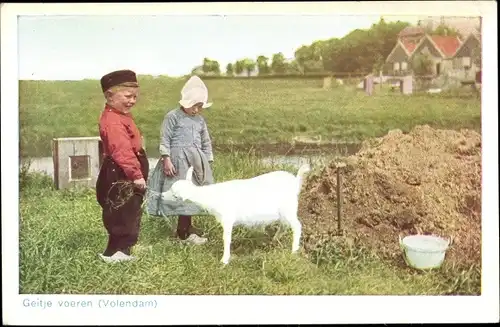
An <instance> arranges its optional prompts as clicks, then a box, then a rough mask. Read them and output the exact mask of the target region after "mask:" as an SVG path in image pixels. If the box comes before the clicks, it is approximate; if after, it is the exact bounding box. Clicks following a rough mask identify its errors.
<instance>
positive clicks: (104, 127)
mask: <svg viewBox="0 0 500 327" xmlns="http://www.w3.org/2000/svg"><path fill="white" fill-rule="evenodd" d="M99 134H100V136H101V140H102V143H103V148H104V156H110V157H111V158H112V159H113V160H114V161H115V162H116V163H117V164H118V165H119V166H120V167H121V168H122V169H123V171H124V172H125V175H126V176H127V178H128V179H130V180H136V179H140V178H143V177H144V176H142V172H141V165H140V163H139V160H138V159H137V157H136V153H137V152H138V151H139V150H141V149H142V139H141V133H140V131H139V129H138V128H137V126H136V125H135V123H134V120H133V117H132V115H131V114H130V113H123V112H121V111H118V110H116V109H114V108H111V107H109V106H108V105H106V106H105V108H104V111H103V112H102V113H101V118H100V119H99Z"/></svg>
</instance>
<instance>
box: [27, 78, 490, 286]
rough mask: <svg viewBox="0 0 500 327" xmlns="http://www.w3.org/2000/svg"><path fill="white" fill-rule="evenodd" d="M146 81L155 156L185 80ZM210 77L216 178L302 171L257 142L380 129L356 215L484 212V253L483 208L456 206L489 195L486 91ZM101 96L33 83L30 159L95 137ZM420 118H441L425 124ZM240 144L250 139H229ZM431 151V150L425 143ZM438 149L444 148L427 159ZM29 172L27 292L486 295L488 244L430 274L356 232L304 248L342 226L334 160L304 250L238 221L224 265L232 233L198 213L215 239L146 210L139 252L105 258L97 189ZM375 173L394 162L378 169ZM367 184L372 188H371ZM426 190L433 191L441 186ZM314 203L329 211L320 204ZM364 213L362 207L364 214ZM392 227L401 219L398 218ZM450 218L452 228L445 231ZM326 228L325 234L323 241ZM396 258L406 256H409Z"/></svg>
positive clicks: (144, 98) (319, 170)
mask: <svg viewBox="0 0 500 327" xmlns="http://www.w3.org/2000/svg"><path fill="white" fill-rule="evenodd" d="M141 83H142V88H141V98H140V100H139V103H138V105H137V107H136V108H135V116H136V121H137V124H138V126H139V128H140V129H141V131H142V132H143V134H144V135H145V138H146V145H147V150H148V154H149V156H150V157H154V156H156V155H157V147H158V138H159V133H160V131H159V128H160V125H161V121H162V119H163V116H164V114H165V113H166V112H167V111H168V110H170V109H172V108H174V107H175V106H176V102H177V100H178V95H179V92H180V89H181V87H182V84H183V82H182V81H179V80H174V79H169V78H158V79H152V78H143V79H141ZM207 85H208V88H209V91H210V98H211V100H212V101H213V102H214V106H213V107H212V108H210V109H209V110H206V111H205V112H204V116H205V117H206V119H207V122H208V125H209V128H210V131H211V134H212V138H213V140H214V143H215V144H216V146H215V148H216V150H217V151H216V152H215V158H216V161H215V163H214V167H213V169H214V175H215V176H214V177H215V178H216V180H218V181H223V180H229V179H234V178H245V177H251V176H255V175H257V174H260V173H263V172H266V171H270V170H274V169H278V168H283V169H286V170H289V171H291V172H294V173H295V168H293V167H289V166H276V167H268V166H264V165H263V164H262V162H261V161H260V160H259V159H258V157H256V156H255V155H253V154H252V152H251V151H249V149H250V148H251V147H253V148H255V149H256V150H259V149H262V148H268V149H271V148H272V144H275V143H278V144H284V146H282V148H283V149H285V148H287V146H288V147H289V145H290V144H291V143H293V140H294V139H309V140H321V142H340V143H341V142H348V143H359V142H361V141H364V140H367V139H368V140H369V142H368V141H367V142H368V143H364V145H365V147H364V148H363V149H364V150H363V151H362V154H361V155H360V157H359V158H358V159H359V160H358V166H348V168H349V167H354V168H350V170H349V169H348V170H347V171H346V175H345V185H346V186H345V191H344V192H346V194H345V198H346V201H350V205H348V206H346V210H347V212H348V213H349V214H350V215H351V216H352V217H353V218H354V217H355V214H356V213H358V216H360V215H361V213H363V215H366V216H367V217H370V219H372V220H373V219H374V216H373V214H372V211H373V209H374V208H373V207H374V206H375V207H376V206H379V207H380V208H379V209H381V210H380V212H379V216H377V217H375V218H377V219H378V220H380V219H383V218H385V216H384V212H385V214H389V213H390V214H391V215H392V214H396V215H398V214H399V213H398V212H397V210H396V211H394V210H395V209H398V208H399V207H401V206H402V205H405V206H406V205H408V207H409V208H410V209H411V208H412V207H417V205H418V206H422V208H423V209H425V210H427V211H428V212H427V214H428V215H430V216H432V214H433V212H432V210H430V209H429V208H431V209H435V210H438V209H439V208H441V207H442V208H443V209H440V210H441V211H439V210H438V211H436V212H437V213H439V214H440V213H442V212H445V213H453V214H454V215H455V216H456V217H458V218H459V219H469V218H467V217H469V216H470V217H473V218H470V219H472V221H473V222H474V223H473V224H472V223H471V226H472V227H471V231H470V235H472V236H471V239H472V238H473V240H468V239H467V240H462V245H464V246H465V245H467V244H469V243H464V242H465V241H467V242H469V241H470V242H473V241H474V242H473V243H471V244H474V249H476V247H477V242H476V240H477V238H478V237H479V240H480V214H479V225H478V223H477V220H478V218H477V210H476V209H477V208H476V209H474V212H472V211H471V212H472V213H466V214H462V213H461V212H455V211H456V210H455V207H457V206H458V204H460V203H461V202H460V201H461V200H462V199H461V197H464V196H469V195H470V196H471V199H472V200H471V201H472V202H473V203H472V204H474V203H475V201H477V196H478V190H479V202H480V176H481V175H480V174H481V170H480V168H481V167H480V164H479V165H478V164H477V162H478V160H479V162H480V156H481V154H480V143H481V142H480V135H479V134H477V133H475V132H474V131H476V132H480V124H481V106H480V99H479V98H477V97H475V96H470V95H463V96H459V95H456V94H440V95H432V96H431V95H423V94H416V95H413V96H403V95H400V94H391V93H390V92H389V91H388V90H387V89H382V90H376V94H375V95H374V96H372V97H368V96H366V95H364V94H363V93H362V92H360V91H358V90H356V89H355V87H354V86H353V85H346V86H342V87H336V88H333V89H330V90H323V89H322V88H321V85H322V81H320V80H313V79H310V80H283V81H275V80H269V79H265V80H231V81H222V80H208V81H207ZM103 103H104V102H103V99H102V95H101V94H100V90H99V85H98V82H97V81H81V82H36V81H29V82H27V81H23V82H21V86H20V126H21V132H20V147H21V156H23V157H41V156H50V155H51V151H50V146H51V144H50V140H51V138H53V137H69V136H91V135H92V136H97V121H98V117H99V113H100V110H101V109H102V106H103ZM418 125H429V126H430V127H429V126H428V127H426V128H420V129H418V130H417V132H414V131H413V130H414V128H415V126H418ZM431 127H432V128H444V129H450V130H461V129H464V128H468V129H471V130H473V131H471V132H463V133H462V132H461V134H460V133H459V132H457V135H455V134H453V135H451V136H447V138H442V139H440V138H439V137H438V136H439V135H440V134H439V133H438V132H436V131H434V130H433V129H432V128H431ZM394 129H399V130H401V131H402V132H403V133H392V132H391V134H390V135H389V136H388V137H387V138H385V139H384V140H385V141H384V140H382V141H375V142H373V141H372V140H371V138H373V137H381V136H383V135H386V134H387V133H388V132H389V131H390V130H394ZM408 133H409V134H408ZM419 133H420V134H421V135H420V134H419ZM471 133H472V134H471ZM445 134H446V135H448V134H449V133H448V132H446V133H445ZM477 138H479V143H478V142H477V140H476V139H477ZM463 139H465V141H464V140H463ZM469 139H472V140H473V142H472V143H471V144H469V143H467V142H468V141H467V140H469ZM429 140H434V143H432V142H429ZM443 140H444V141H443ZM370 142H371V143H370ZM377 142H378V144H382V146H376V145H374V150H373V151H372V150H371V148H370V147H368V148H366V147H367V146H368V145H370V144H372V143H373V144H377ZM412 142H413V143H412ZM464 142H465V143H464ZM455 143H456V144H455ZM232 144H237V145H239V146H235V147H233V148H231V145H232ZM431 144H432V145H431ZM410 145H411V146H410ZM440 146H441V147H443V148H444V150H441V148H440ZM478 147H479V148H478ZM427 148H431V149H430V150H429V151H427V150H428V149H427ZM464 148H466V149H465V150H464ZM222 149H225V150H224V151H222ZM401 149H406V152H405V151H404V150H401ZM426 149H427V150H426ZM478 149H479V150H478ZM237 150H242V151H237ZM396 150H397V151H396ZM426 151H427V152H426ZM464 151H465V152H464ZM467 151H469V152H470V153H468V152H467ZM478 151H479V152H478ZM466 152H467V153H466ZM443 153H444V154H443ZM325 154H328V153H325ZM416 154H418V155H419V156H420V157H419V158H418V160H412V158H413V157H412V155H416ZM428 154H429V155H430V154H432V155H434V157H432V158H431V157H429V158H428V159H429V160H427V157H426V156H427V155H428ZM403 155H404V157H403ZM442 155H447V156H448V157H445V156H442ZM398 156H400V157H398ZM443 158H444V159H443ZM447 158H454V159H453V160H454V161H453V166H452V167H451V168H452V169H451V172H452V173H453V174H451V173H450V174H444V173H443V172H446V170H443V169H441V168H440V166H439V164H440V163H443V161H445V163H446V161H447V160H448V159H447ZM450 160H451V159H450ZM460 160H465V161H464V162H466V163H467V165H460ZM426 161H429V162H431V161H432V162H436V167H437V168H436V169H434V170H431V169H429V172H428V171H422V176H423V177H425V178H427V181H426V180H423V181H422V186H418V187H417V186H411V187H413V188H412V189H411V190H410V191H407V190H406V189H405V191H404V192H401V190H400V185H399V184H400V179H401V178H406V176H405V175H404V174H403V173H407V172H408V171H412V169H413V172H415V171H419V170H416V168H414V167H420V166H412V164H419V165H424V164H428V162H426ZM359 163H362V164H363V165H361V164H359ZM389 163H390V164H391V165H392V166H391V165H389ZM450 163H451V161H450ZM462 166H463V167H462ZM363 167H365V168H363ZM25 168H26V167H24V168H23V167H21V170H20V189H21V191H20V192H21V193H20V215H21V216H20V226H21V230H20V292H21V293H45V294H49V293H67V294H104V293H112V294H269V295H273V294H275V295H280V294H345V295H347V294H358V295H364V294H370V295H375V294H378V295H389V294H391V295H396V294H398V295H419V294H421V295H424V294H425V295H452V294H453V295H465V294H467V295H479V294H481V267H480V265H478V264H477V263H478V261H479V262H480V253H474V254H471V256H473V257H471V261H470V262H466V263H465V264H464V263H461V262H459V261H456V260H454V258H455V257H454V255H453V253H452V256H451V257H449V259H447V260H445V262H444V264H443V266H442V267H441V268H440V269H437V270H435V271H428V272H420V271H416V270H412V269H410V268H408V267H406V266H405V264H404V262H401V260H391V259H388V258H387V257H386V256H384V255H383V253H380V251H374V250H373V246H372V247H370V246H369V244H368V243H360V242H358V240H357V239H356V240H355V239H354V238H351V236H352V235H351V234H349V233H346V234H345V236H343V237H342V236H332V235H329V236H328V237H329V238H328V241H327V242H326V243H325V242H323V243H322V245H321V244H319V246H314V247H312V246H306V245H311V244H314V243H319V242H314V240H311V239H314V237H316V236H315V235H316V234H317V233H316V232H318V231H320V225H319V224H318V227H317V228H316V227H315V226H316V225H315V224H316V221H317V222H318V223H321V224H322V226H324V224H325V221H327V220H328V223H330V224H333V225H335V226H336V222H335V219H334V218H331V212H336V211H335V210H336V208H335V207H333V206H332V200H331V199H330V197H331V196H332V192H331V191H329V190H331V189H334V187H335V183H334V181H333V179H332V178H331V176H334V172H335V171H334V169H332V168H331V166H327V167H315V174H316V176H319V177H315V178H312V179H310V181H309V182H308V184H307V185H306V188H305V190H304V196H303V197H302V203H301V208H300V211H299V213H300V214H301V215H302V216H303V217H302V218H303V224H304V226H305V228H304V234H305V235H304V244H301V245H302V249H301V253H300V254H298V255H291V253H290V250H291V232H290V231H289V230H282V232H281V233H280V235H279V236H277V237H275V226H271V227H269V228H266V229H265V230H255V229H248V228H243V227H239V228H236V229H235V230H234V231H233V244H232V261H231V262H230V264H229V265H228V266H227V267H222V266H221V265H220V263H219V260H220V258H221V255H222V230H221V227H220V226H218V225H217V224H216V223H215V220H214V219H212V218H202V217H196V218H195V225H197V226H198V227H201V228H203V229H204V230H205V231H206V232H207V234H208V238H209V242H208V244H206V245H203V246H200V247H195V246H185V245H183V244H181V243H179V242H178V241H176V239H175V238H173V237H172V233H173V224H175V222H174V221H167V220H162V219H159V218H157V217H150V216H148V215H146V214H145V215H144V216H143V221H142V229H141V236H140V240H139V243H138V245H137V247H136V249H135V254H136V255H137V256H138V257H139V260H138V261H136V262H129V263H126V264H118V265H111V266H110V265H106V264H104V263H102V262H101V261H100V259H99V258H98V256H97V254H98V253H99V252H101V251H102V250H103V249H104V247H105V243H106V240H107V239H106V233H105V230H104V228H103V226H102V222H101V213H100V208H99V206H98V204H97V202H96V200H95V192H94V190H92V189H86V190H85V189H75V190H65V191H56V190H54V189H53V187H52V182H51V179H50V178H48V177H46V176H40V175H37V174H33V173H27V172H26V170H25ZM403 168H404V169H403ZM377 169H385V171H384V172H383V173H380V172H379V171H378V170H377ZM464 170H467V174H466V173H465V172H464ZM391 174H392V175H391ZM398 174H399V175H398ZM400 175H401V176H400ZM433 176H434V177H435V178H434V180H433ZM478 178H479V183H477V180H478ZM462 179H467V180H470V181H471V184H470V185H465V186H464V183H462ZM438 182H439V183H442V184H443V185H444V184H445V183H448V184H449V185H450V186H449V187H450V189H451V190H452V191H453V192H448V189H444V190H443V187H444V186H443V185H441V184H438ZM365 183H370V184H365ZM398 183H399V184H398ZM365 185H366V186H369V187H371V188H367V189H366V190H364V189H363V187H364V186H365ZM471 185H472V186H471ZM478 185H479V186H478ZM466 186H467V187H466ZM409 187H410V186H405V188H409ZM417 189H418V192H423V193H422V194H423V195H421V201H420V202H418V201H417V202H415V201H416V200H415V199H414V198H415V197H417V194H419V193H418V192H417V191H416V190H417ZM427 190H431V191H432V192H431V194H430V195H429V194H428V193H429V192H427V193H426V191H427ZM393 191H397V192H395V193H394V194H395V195H397V197H394V196H393V195H394V194H392V193H393ZM377 192H379V193H380V194H378V193H377ZM384 192H385V193H384ZM415 192H417V193H415ZM467 192H468V193H467ZM396 193H397V194H396ZM448 193H449V194H448ZM452 193H453V196H452ZM455 195H456V197H460V199H457V198H456V197H454V196H455ZM384 196H385V198H384ZM472 196H474V197H472ZM401 198H403V200H401ZM443 199H444V200H443ZM413 200H415V201H413ZM355 201H357V202H355ZM405 201H406V202H405ZM412 201H413V202H412ZM440 201H441V202H440ZM443 201H444V202H443ZM311 204H317V207H314V208H310V205H311ZM382 205H383V206H384V207H383V208H382ZM426 206H427V207H426ZM358 208H362V209H363V211H360V210H357V209H358ZM376 209H378V208H376ZM382 209H384V210H385V211H383V210H382ZM466 209H468V208H466ZM315 210H316V211H315ZM391 210H392V211H391ZM317 212H320V214H319V216H318V213H317ZM479 213H480V209H479ZM455 216H453V217H455ZM381 217H382V218H381ZM450 217H451V216H450ZM359 218H362V217H356V219H359ZM387 218H388V219H389V218H391V219H393V218H394V217H392V216H391V217H389V216H387ZM404 218H406V217H404ZM417 218H418V217H417ZM458 218H457V219H458ZM419 219H421V217H420V218H419ZM417 220H418V219H417ZM417 220H415V221H417ZM371 223H373V221H372V222H371ZM393 223H394V225H396V226H397V225H398V223H399V221H393ZM425 223H426V220H424V221H423V222H420V225H419V224H418V223H416V222H415V224H414V226H413V225H412V228H413V227H415V228H417V227H422V226H423V227H422V228H429V230H433V229H438V230H439V228H441V227H440V226H439V225H438V224H436V225H435V226H434V225H432V226H430V227H429V224H427V225H425ZM422 224H423V225H422ZM345 225H346V226H347V227H346V228H350V229H351V230H352V231H355V230H356V231H358V230H359V231H362V232H363V233H365V234H366V233H371V235H377V233H379V232H380V229H377V228H379V227H384V228H395V227H394V226H392V225H390V224H389V225H390V226H389V225H388V226H385V225H384V224H383V223H381V224H379V225H378V227H377V226H375V227H374V228H367V227H362V228H361V227H359V224H358V223H357V221H354V219H353V220H352V221H351V222H348V221H346V224H345ZM478 226H479V227H478ZM372 227H373V226H372ZM448 227H449V226H448V225H446V224H445V225H444V227H443V228H448ZM452 227H453V226H452ZM321 228H323V227H321ZM450 228H451V227H450ZM478 228H479V230H478ZM323 231H327V232H329V231H330V230H328V228H326V229H323ZM397 231H398V230H395V229H391V230H390V231H388V230H387V231H385V233H386V234H383V233H380V237H389V235H390V237H393V233H395V232H397ZM407 231H411V230H407ZM460 232H461V233H463V232H464V231H460ZM367 235H368V234H367ZM317 236H318V239H319V238H321V237H323V236H322V235H317ZM386 242H387V241H386ZM479 242H480V241H479ZM380 244H383V242H382V243H380ZM395 244H397V243H395ZM479 244H480V243H479ZM316 245H318V244H316ZM376 246H380V245H376ZM391 246H392V245H388V248H389V247H391ZM396 255H397V257H398V258H399V259H401V252H397V253H396ZM447 258H448V257H447ZM452 259H453V260H452Z"/></svg>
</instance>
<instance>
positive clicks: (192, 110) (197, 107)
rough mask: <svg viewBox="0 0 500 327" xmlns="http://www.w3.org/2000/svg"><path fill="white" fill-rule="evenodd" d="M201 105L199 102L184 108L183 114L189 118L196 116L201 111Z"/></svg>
mask: <svg viewBox="0 0 500 327" xmlns="http://www.w3.org/2000/svg"><path fill="white" fill-rule="evenodd" d="M202 106H203V103H201V102H199V103H197V104H195V105H194V106H192V107H191V108H184V112H185V113H187V114H188V115H190V116H196V115H197V114H199V113H201V111H202V110H203V108H202Z"/></svg>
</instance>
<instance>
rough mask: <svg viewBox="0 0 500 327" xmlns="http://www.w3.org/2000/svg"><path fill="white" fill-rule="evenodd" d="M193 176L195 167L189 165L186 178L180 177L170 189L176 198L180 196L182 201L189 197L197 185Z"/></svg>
mask: <svg viewBox="0 0 500 327" xmlns="http://www.w3.org/2000/svg"><path fill="white" fill-rule="evenodd" d="M192 177H193V167H189V169H188V170H187V173H186V179H180V180H178V181H177V182H175V183H174V184H172V187H171V188H170V190H171V191H172V194H173V196H174V197H175V198H178V199H180V200H182V201H185V200H187V199H188V198H189V195H190V194H191V193H192V190H193V189H194V188H195V187H196V185H194V184H193V181H192Z"/></svg>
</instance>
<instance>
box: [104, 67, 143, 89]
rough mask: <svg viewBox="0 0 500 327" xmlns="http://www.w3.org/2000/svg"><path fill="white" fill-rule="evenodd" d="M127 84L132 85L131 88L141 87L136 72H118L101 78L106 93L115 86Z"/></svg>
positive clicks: (126, 70)
mask: <svg viewBox="0 0 500 327" xmlns="http://www.w3.org/2000/svg"><path fill="white" fill-rule="evenodd" d="M125 83H127V84H129V83H130V86H139V84H138V83H137V76H136V75H135V72H133V71H131V70H128V69H125V70H117V71H114V72H111V73H109V74H106V75H104V76H103V77H101V88H102V92H106V91H107V90H109V89H110V88H112V87H113V86H116V85H120V84H125Z"/></svg>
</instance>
